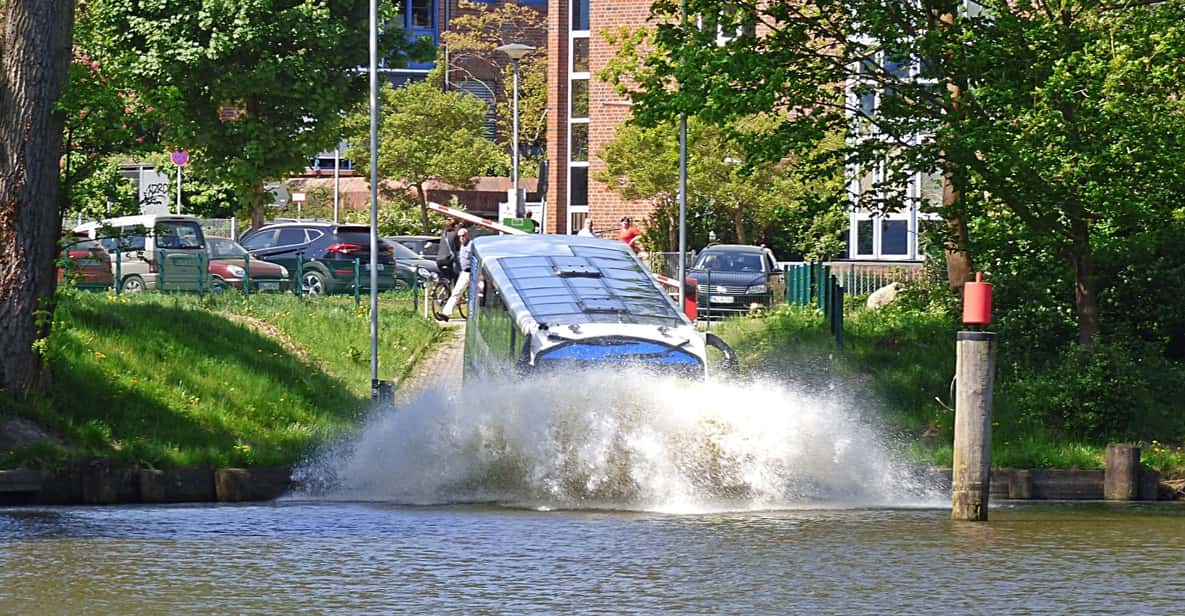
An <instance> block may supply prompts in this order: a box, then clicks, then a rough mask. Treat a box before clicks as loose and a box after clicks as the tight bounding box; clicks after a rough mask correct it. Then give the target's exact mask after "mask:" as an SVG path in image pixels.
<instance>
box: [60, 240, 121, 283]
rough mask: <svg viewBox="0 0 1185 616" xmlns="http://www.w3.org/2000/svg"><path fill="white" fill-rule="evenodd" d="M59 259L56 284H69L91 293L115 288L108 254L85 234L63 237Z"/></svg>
mask: <svg viewBox="0 0 1185 616" xmlns="http://www.w3.org/2000/svg"><path fill="white" fill-rule="evenodd" d="M61 256H62V260H61V261H60V263H61V264H60V265H59V266H58V284H59V285H63V284H69V285H71V286H73V287H77V288H79V289H87V290H92V291H106V290H107V289H110V288H111V287H112V286H114V285H115V275H114V274H112V272H111V255H110V254H108V253H107V251H106V250H104V249H103V246H102V245H101V244H99V243H98V242H96V241H95V240H92V239H89V238H87V237H86V236H85V235H75V234H67V235H66V236H65V237H63V238H62V252H61Z"/></svg>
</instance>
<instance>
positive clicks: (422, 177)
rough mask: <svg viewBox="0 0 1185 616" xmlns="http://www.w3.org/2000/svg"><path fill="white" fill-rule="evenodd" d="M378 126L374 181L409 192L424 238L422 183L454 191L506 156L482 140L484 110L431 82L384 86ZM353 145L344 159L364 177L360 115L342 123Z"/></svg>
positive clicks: (365, 126) (366, 160)
mask: <svg viewBox="0 0 1185 616" xmlns="http://www.w3.org/2000/svg"><path fill="white" fill-rule="evenodd" d="M381 98H382V104H381V105H380V109H381V111H382V119H381V121H380V124H379V152H378V164H379V169H378V171H379V172H378V175H379V177H383V178H389V179H393V180H398V181H400V182H403V183H405V184H406V185H407V186H409V187H411V188H414V189H415V191H416V196H417V197H418V200H419V203H420V222H421V224H422V225H423V230H424V233H431V232H432V230H431V228H430V227H429V222H428V193H427V186H426V185H427V183H428V182H429V181H432V180H436V181H440V182H444V183H446V184H449V185H451V186H455V187H457V188H469V187H472V186H473V183H474V182H473V178H474V177H476V176H478V175H482V174H483V173H486V172H488V171H490V170H492V169H493V168H495V167H502V168H505V160H506V155H505V154H504V153H502V152H500V151H499V150H498V147H497V146H496V145H494V143H493V142H492V141H490V140H488V139H486V137H485V133H484V131H483V130H482V122H483V120H484V118H485V114H486V111H487V110H488V108H487V107H486V104H485V103H484V102H482V101H481V100H480V99H478V98H477V97H474V96H471V95H469V94H466V93H464V92H443V91H441V90H440V87H439V86H438V85H436V84H434V83H433V82H432V81H430V80H427V81H418V82H414V83H409V84H407V85H404V86H402V87H399V88H392V87H391V86H384V87H383V90H382V93H381ZM347 130H348V131H349V135H350V137H351V138H350V142H351V143H353V144H360V145H355V146H353V147H352V148H351V149H350V150H349V151H348V152H347V156H349V157H350V158H352V159H353V160H354V161H355V165H356V166H357V167H358V169H359V170H360V171H361V172H362V173H363V174H369V173H370V169H369V167H370V157H369V154H368V150H367V149H366V148H367V147H368V144H369V143H370V120H369V115H368V113H367V112H366V111H364V110H363V111H359V112H357V113H355V114H354V115H353V116H352V117H351V118H350V119H349V120H348V123H347Z"/></svg>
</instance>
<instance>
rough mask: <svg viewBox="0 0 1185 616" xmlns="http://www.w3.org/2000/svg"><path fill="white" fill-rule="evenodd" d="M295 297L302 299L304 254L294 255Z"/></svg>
mask: <svg viewBox="0 0 1185 616" xmlns="http://www.w3.org/2000/svg"><path fill="white" fill-rule="evenodd" d="M296 296H297V297H304V253H303V252H298V253H296Z"/></svg>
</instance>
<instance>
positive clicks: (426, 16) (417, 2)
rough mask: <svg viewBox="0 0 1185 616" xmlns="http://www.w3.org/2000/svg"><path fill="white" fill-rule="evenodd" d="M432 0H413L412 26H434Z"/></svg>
mask: <svg viewBox="0 0 1185 616" xmlns="http://www.w3.org/2000/svg"><path fill="white" fill-rule="evenodd" d="M432 5H433V1H432V0H411V11H410V13H411V27H413V28H431V27H432V12H433V11H432V8H433V7H432Z"/></svg>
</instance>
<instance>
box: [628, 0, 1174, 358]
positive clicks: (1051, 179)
mask: <svg viewBox="0 0 1185 616" xmlns="http://www.w3.org/2000/svg"><path fill="white" fill-rule="evenodd" d="M686 6H687V10H688V11H689V13H690V14H693V15H700V16H708V17H706V18H702V19H698V20H695V21H694V22H693V21H691V20H688V23H689V24H693V25H690V26H688V27H680V26H679V25H678V19H677V9H678V3H677V2H675V1H674V0H660V1H659V2H656V3H655V5H654V7H653V9H652V11H653V13H654V16H655V17H656V19H657V20H659V21H660V22H661V24H660V25H659V26H658V27H657V29H656V31H655V33H654V37H653V39H652V42H653V47H652V48H653V53H647V54H645V55H644V56H642V58H641V59H636V58H637V56H639V55H640V54H638V53H634V56H635V59H630V58H626V59H624V60H623V61H621V62H619V63H618V65H617V68H616V69H615V72H614V74H613V77H614V78H615V79H616V81H617V83H618V84H620V85H621V86H622V87H628V84H629V83H630V82H632V83H635V84H637V86H636V87H633V88H632V95H633V99H634V101H635V103H637V105H636V107H635V114H636V115H637V117H639V118H640V119H641V120H642V121H643V122H647V123H657V122H660V121H663V120H665V119H667V118H671V117H675V116H676V115H677V114H679V113H689V114H693V115H699V116H700V117H702V118H704V119H705V120H706V121H709V122H714V123H719V124H722V125H727V124H728V123H729V122H730V121H731V120H733V119H735V118H737V117H743V116H747V115H750V114H753V113H757V112H769V111H776V112H779V113H780V117H781V122H780V124H779V125H778V126H777V127H776V128H775V129H774V130H772V131H769V132H767V133H749V134H741V133H737V134H736V137H737V138H738V139H740V140H741V141H742V142H745V143H746V147H747V149H748V151H749V152H750V153H751V154H752V155H754V156H756V157H758V158H762V159H765V160H780V159H782V158H783V157H785V156H786V155H788V154H790V153H798V154H800V155H804V156H805V155H809V153H810V152H811V151H812V150H814V149H815V143H817V141H818V140H819V139H820V138H822V137H823V136H824V135H826V134H828V133H829V132H831V131H837V130H839V131H844V132H845V134H847V135H848V136H849V139H848V146H847V147H846V148H845V149H844V155H845V160H844V162H845V163H846V164H847V166H848V168H849V169H851V170H853V171H855V172H856V173H858V174H861V175H868V176H870V177H874V180H873V181H872V186H873V188H874V189H875V190H873V191H868V192H866V193H864V194H863V195H862V199H861V200H860V201H859V202H858V203H857V205H859V206H860V207H864V208H868V209H870V210H873V211H891V210H894V209H897V208H900V207H902V206H903V205H905V204H906V202H907V201H906V200H907V191H906V187H907V186H908V185H909V182H910V181H912V180H911V178H912V177H913V176H914V174H915V173H923V174H929V173H941V174H943V175H944V176H945V178H946V181H947V184H948V186H949V188H948V190H947V191H946V199H944V201H945V202H944V203H941V204H937V203H929V204H927V205H928V207H931V208H934V211H936V212H938V213H939V214H941V215H942V216H943V217H944V218H945V219H946V220H948V221H951V222H954V223H956V226H955V232H954V234H953V235H952V236H948V240H950V241H953V242H957V243H958V244H957V245H956V246H955V248H957V249H959V250H965V249H967V248H968V246H969V245H970V244H971V243H973V240H969V238H968V237H967V236H966V229H967V227H966V223H967V221H968V220H969V219H970V218H972V217H982V216H985V215H986V212H987V211H988V208H989V206H992V205H998V206H1000V207H1003V208H1006V209H1007V210H1008V211H1009V212H1012V213H1013V214H1015V215H1016V217H1017V218H1018V219H1019V220H1020V221H1021V223H1022V224H1023V229H1024V230H1025V232H1026V233H1027V234H1029V235H1030V236H1033V237H1038V236H1039V237H1042V238H1046V239H1048V240H1049V241H1051V242H1052V244H1053V250H1055V251H1057V253H1058V255H1059V257H1060V258H1061V259H1062V262H1063V263H1065V264H1067V266H1068V267H1069V268H1070V269H1071V270H1072V272H1073V287H1074V289H1073V290H1074V305H1075V314H1076V318H1077V323H1078V340H1079V342H1080V343H1084V344H1088V343H1090V342H1091V341H1092V340H1093V339H1094V337H1095V336H1096V335H1097V333H1098V332H1099V329H1100V324H1099V321H1098V297H1099V292H1100V284H1101V283H1100V280H1099V278H1098V275H1097V271H1096V263H1095V260H1096V254H1095V249H1094V246H1095V245H1096V244H1097V242H1098V241H1100V238H1101V237H1102V236H1108V237H1122V236H1124V235H1127V234H1131V233H1135V232H1138V230H1139V229H1140V228H1141V227H1142V226H1145V225H1147V224H1149V223H1152V222H1153V221H1155V220H1157V219H1158V218H1164V217H1165V216H1167V215H1168V214H1169V208H1170V207H1171V206H1170V205H1168V204H1173V203H1178V202H1180V200H1181V197H1182V194H1181V193H1182V191H1183V188H1182V187H1185V182H1182V180H1185V158H1183V157H1182V156H1181V155H1180V151H1179V148H1178V147H1177V146H1175V145H1172V144H1179V143H1182V142H1183V141H1182V139H1183V138H1185V114H1183V113H1182V105H1183V104H1185V102H1183V101H1185V97H1183V96H1182V91H1181V88H1182V86H1181V84H1182V83H1183V82H1182V79H1181V78H1182V76H1183V75H1182V72H1183V71H1185V68H1183V65H1182V63H1181V62H1177V61H1176V59H1179V58H1181V57H1182V55H1185V26H1183V25H1182V24H1183V22H1182V19H1181V18H1182V17H1183V15H1182V13H1183V12H1185V3H1182V2H1180V0H1176V1H1172V2H1164V3H1157V4H1153V5H1147V4H1144V3H1136V4H1125V5H1112V4H1108V3H1094V2H1070V3H1055V2H1046V1H1044V0H1029V1H1025V2H1020V3H1016V2H1008V1H1004V0H985V1H983V2H979V3H976V5H975V6H976V7H982V13H978V12H977V13H975V14H967V13H965V12H959V10H957V7H958V6H961V3H954V2H947V1H945V0H940V1H938V2H927V3H920V4H918V3H894V4H888V5H886V4H884V3H882V2H879V1H876V0H840V1H838V2H833V3H822V4H819V3H814V4H803V3H801V2H791V1H788V0H776V1H773V2H762V3H751V2H731V1H729V2H724V1H718V0H687V1H686ZM700 25H702V26H703V27H700ZM722 34H723V35H724V37H723V38H724V40H725V42H724V43H722V44H721V43H720V42H719V41H720V40H721V35H722ZM734 34H735V36H733V35H734ZM630 40H631V41H633V40H636V39H630ZM638 48H639V47H638V46H634V50H636V49H638ZM845 88H847V89H846V90H845Z"/></svg>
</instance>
